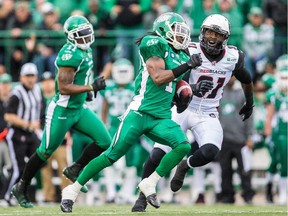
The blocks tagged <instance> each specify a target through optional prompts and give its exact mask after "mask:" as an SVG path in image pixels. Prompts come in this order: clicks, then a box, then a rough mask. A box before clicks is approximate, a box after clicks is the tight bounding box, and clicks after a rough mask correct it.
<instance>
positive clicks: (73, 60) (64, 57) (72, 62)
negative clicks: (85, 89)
mask: <svg viewBox="0 0 288 216" xmlns="http://www.w3.org/2000/svg"><path fill="white" fill-rule="evenodd" d="M82 60H83V55H82V51H81V50H80V49H78V48H77V47H75V46H73V45H71V44H68V43H66V44H65V45H64V46H63V47H62V48H61V50H60V51H59V53H58V57H57V61H56V63H57V64H58V65H59V66H71V67H74V66H77V67H78V66H79V64H80V62H81V61H82Z"/></svg>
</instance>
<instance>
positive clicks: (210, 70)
mask: <svg viewBox="0 0 288 216" xmlns="http://www.w3.org/2000/svg"><path fill="white" fill-rule="evenodd" d="M189 53H190V55H193V54H198V53H200V54H201V57H202V60H203V62H202V65H201V66H199V67H198V68H196V69H192V70H191V73H190V77H189V83H190V84H195V83H197V82H199V81H201V80H211V81H213V83H214V87H213V89H211V90H210V91H209V92H207V93H206V94H205V95H203V96H202V95H197V94H194V95H193V98H192V101H191V103H190V104H189V107H188V109H190V110H195V109H196V110H200V111H201V112H217V107H218V106H219V102H220V99H221V98H222V94H223V88H224V86H225V85H226V84H227V83H228V81H229V80H230V78H231V76H232V74H233V70H234V69H235V66H236V64H237V62H238V59H239V50H238V49H237V48H236V47H234V46H226V47H225V52H224V54H223V56H222V58H220V59H218V61H210V60H209V59H208V58H207V57H206V56H205V54H204V53H203V51H202V49H201V47H200V43H190V44H189Z"/></svg>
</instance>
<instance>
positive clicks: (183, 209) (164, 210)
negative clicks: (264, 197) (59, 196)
mask: <svg viewBox="0 0 288 216" xmlns="http://www.w3.org/2000/svg"><path fill="white" fill-rule="evenodd" d="M4 215H5V216H10V215H11V216H12V215H13V216H14V215H21V216H33V215H39V216H40V215H41V216H45V215H77V216H85V215H88V216H89V215H96V216H99V215H105V216H107V215H117V216H122V215H131V216H134V215H138V216H139V215H153V216H158V215H173V216H174V215H175V216H177V215H179V216H180V215H181V216H188V215H189V216H190V215H201V216H202V215H203V216H223V215H229V216H230V215H232V216H233V215H239V216H240V215H241V216H250V215H258V216H281V215H287V206H275V205H263V206H254V205H251V206H244V205H243V206H239V205H238V206H237V205H236V206H235V205H213V206H212V205H210V206H209V205H197V206H195V205H194V206H193V205H191V206H186V205H185V206H183V205H171V204H162V205H161V207H160V208H159V209H154V208H152V207H150V206H149V207H148V208H147V211H146V212H145V213H132V212H131V206H130V205H102V206H89V207H88V206H80V205H75V206H74V209H73V213H70V214H68V213H63V212H61V210H60V208H59V205H54V206H36V207H34V208H33V209H23V208H21V207H7V208H6V207H5V208H4V207H0V216H4Z"/></svg>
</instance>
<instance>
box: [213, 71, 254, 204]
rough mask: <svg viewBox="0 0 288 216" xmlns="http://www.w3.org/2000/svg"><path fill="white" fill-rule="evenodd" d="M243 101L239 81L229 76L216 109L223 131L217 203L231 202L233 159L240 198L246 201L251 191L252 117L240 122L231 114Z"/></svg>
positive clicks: (236, 111) (232, 192) (236, 116)
mask: <svg viewBox="0 0 288 216" xmlns="http://www.w3.org/2000/svg"><path fill="white" fill-rule="evenodd" d="M244 102H245V97H244V94H243V92H242V90H241V87H240V85H239V82H238V81H236V80H235V77H232V78H231V80H230V81H229V82H228V84H227V87H226V88H225V89H224V92H223V98H222V100H221V102H220V112H219V113H220V115H219V120H220V122H221V125H222V127H223V132H224V136H223V145H222V149H221V151H220V152H219V157H218V158H219V162H220V165H221V170H222V183H221V188H222V192H221V202H223V203H234V202H235V197H234V196H235V191H234V186H233V173H234V171H233V167H232V160H233V158H236V160H237V164H238V168H237V171H238V174H239V175H240V178H241V186H242V197H243V199H244V201H245V202H246V203H248V204H250V203H251V202H252V198H253V196H254V194H255V192H254V190H253V189H252V186H251V167H252V164H251V163H252V147H253V142H252V140H251V137H252V134H253V118H249V119H247V120H246V121H244V122H243V121H242V119H241V118H240V117H239V116H238V115H235V113H238V112H239V110H240V108H241V106H242V105H243V104H244Z"/></svg>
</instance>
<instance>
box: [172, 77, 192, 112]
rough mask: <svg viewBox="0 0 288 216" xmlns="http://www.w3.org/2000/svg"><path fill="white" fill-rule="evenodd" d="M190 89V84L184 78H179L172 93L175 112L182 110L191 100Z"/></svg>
mask: <svg viewBox="0 0 288 216" xmlns="http://www.w3.org/2000/svg"><path fill="white" fill-rule="evenodd" d="M192 96H193V93H192V90H191V87H190V85H189V84H188V83H187V82H185V81H184V80H180V81H178V82H177V84H176V91H175V95H174V101H175V104H176V106H177V112H178V113H181V112H183V111H184V110H185V109H186V108H187V107H188V105H189V103H190V101H191V100H192Z"/></svg>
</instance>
